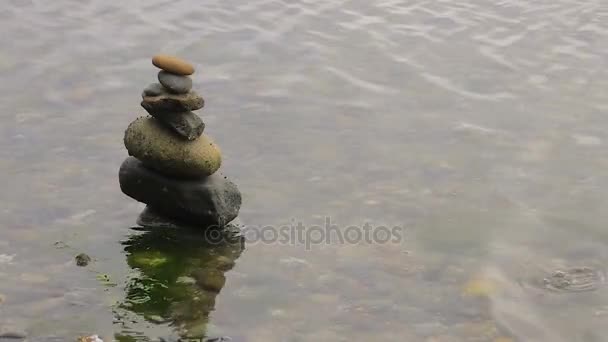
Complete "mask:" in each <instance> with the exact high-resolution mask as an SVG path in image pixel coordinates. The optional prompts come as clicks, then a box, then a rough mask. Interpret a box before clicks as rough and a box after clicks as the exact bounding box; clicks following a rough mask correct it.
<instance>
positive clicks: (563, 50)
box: [0, 0, 608, 342]
mask: <svg viewBox="0 0 608 342" xmlns="http://www.w3.org/2000/svg"><path fill="white" fill-rule="evenodd" d="M607 22H608V3H606V1H605V0H584V1H575V0H536V1H518V0H504V1H498V0H493V1H481V0H469V1H456V0H451V1H450V0H437V1H418V0H416V1H408V0H365V1H363V0H359V1H356V0H350V1H349V0H324V1H323V0H293V1H291V0H290V1H278V0H274V1H272V0H252V1H242V0H215V1H213V0H204V1H195V0H180V1H157V0H153V1H129V2H127V4H119V3H118V2H113V1H98V0H87V1H72V0H70V1H68V0H54V1H26V0H4V1H3V4H2V9H0V29H1V31H2V36H3V39H2V40H0V77H1V80H2V82H0V93H1V94H2V96H1V97H0V99H1V100H0V113H1V115H0V144H1V146H2V147H3V148H2V149H0V189H2V191H0V201H1V203H2V207H1V208H0V210H1V211H0V213H1V214H0V302H1V303H0V332H2V331H4V332H6V331H13V332H21V333H25V334H27V335H28V337H29V340H30V341H66V340H74V339H75V338H76V337H77V336H79V335H82V334H99V335H100V336H103V337H104V339H105V340H106V341H110V340H111V339H112V336H114V335H117V336H118V335H119V334H122V335H123V336H131V337H133V338H137V339H140V340H146V339H147V338H150V339H154V338H156V337H157V336H168V335H170V334H171V332H172V331H174V332H176V331H182V332H183V331H188V332H189V333H191V334H193V335H196V334H198V335H202V334H206V335H208V336H230V337H232V338H233V341H252V342H254V341H255V342H257V341H264V342H266V341H332V342H333V341H427V342H445V341H450V342H451V341H501V342H506V341H567V342H572V341H606V335H607V333H608V328H607V324H606V323H607V320H608V285H605V284H604V283H603V281H602V279H601V278H602V276H603V274H604V273H605V272H607V271H608V266H607V265H608V226H607V222H608V211H607V210H606V208H607V206H608V172H607V171H606V170H607V169H608V154H607V153H606V143H607V141H608V120H607V119H606V114H607V111H608V71H607V70H608V24H607ZM158 52H166V53H171V54H177V55H179V56H182V57H184V58H186V59H188V60H190V61H192V62H193V63H195V64H196V66H197V68H198V71H197V73H196V74H195V75H194V76H195V77H194V83H195V89H197V90H198V91H199V92H200V93H201V94H203V96H204V97H205V98H206V107H205V109H204V110H203V111H202V112H201V115H202V116H203V118H204V120H205V122H206V124H207V128H206V132H207V133H208V134H209V135H210V136H212V137H213V138H214V139H215V141H216V142H217V143H218V144H219V146H220V147H221V148H222V150H223V154H224V164H223V171H224V173H225V174H226V175H228V176H229V177H231V178H232V179H233V180H234V181H235V182H236V183H237V184H238V185H239V187H240V188H241V191H242V193H243V197H244V203H243V207H242V210H241V215H240V218H239V223H240V224H242V225H244V226H245V227H248V228H249V229H250V231H256V230H255V229H256V228H255V227H262V226H265V225H273V226H279V225H282V224H290V223H293V222H302V223H303V224H304V225H305V226H307V227H310V226H311V225H315V224H323V222H324V221H325V218H326V217H330V218H331V221H332V223H335V224H336V225H338V226H339V229H340V230H342V231H345V229H346V227H348V226H349V225H358V226H362V225H363V224H364V223H366V222H368V223H370V224H371V225H372V226H374V227H377V226H379V225H388V226H394V225H399V226H402V227H405V233H404V234H403V236H404V241H403V242H402V243H399V244H397V243H386V244H369V243H361V244H358V245H352V244H339V243H331V244H322V245H317V246H313V247H312V248H310V249H307V248H305V246H302V245H289V244H280V243H272V244H264V243H259V242H258V243H255V242H251V243H245V245H244V246H243V244H242V241H237V240H233V239H231V240H229V241H228V242H226V244H223V245H219V246H208V245H205V244H204V243H203V242H202V241H200V240H197V238H196V237H183V236H180V235H171V234H169V235H168V236H165V235H159V234H157V233H154V232H142V231H138V230H134V229H131V228H132V227H134V226H135V219H136V217H137V215H138V214H139V212H140V211H141V210H142V209H143V206H142V205H141V204H139V203H136V202H135V201H133V200H130V199H129V198H127V197H126V196H124V195H123V194H122V193H121V192H120V189H119V186H118V176H117V172H118V167H119V165H120V163H121V162H122V160H123V159H124V158H125V157H126V150H125V149H124V146H123V145H122V136H123V132H124V129H125V128H126V127H127V125H128V123H129V122H130V121H132V120H133V119H134V118H136V117H137V116H139V115H143V113H144V111H143V109H142V108H140V106H139V102H140V93H141V91H142V89H143V88H144V87H145V86H146V85H148V84H149V83H151V82H153V81H154V80H155V77H156V76H155V74H156V70H155V68H153V67H152V65H151V63H150V58H151V56H152V55H154V54H156V53H158ZM81 252H85V253H87V254H89V255H90V256H91V257H92V258H93V259H94V262H93V263H91V265H90V266H88V267H86V268H79V267H76V266H75V265H74V256H75V255H76V254H78V253H81ZM233 261H234V263H235V265H234V267H233V268H231V269H230V267H231V266H232V262H233ZM222 263H223V264H222ZM226 265H228V266H226ZM570 267H590V268H591V269H592V270H593V271H594V272H597V273H596V275H597V277H596V278H597V283H595V284H593V285H594V286H592V288H591V291H583V292H569V291H549V290H548V289H546V288H545V286H543V285H544V283H543V279H544V278H545V277H550V275H551V274H552V272H554V271H555V270H567V269H568V268H570ZM200 272H211V273H213V274H214V277H212V278H213V279H216V280H217V281H218V282H219V283H220V284H219V286H220V287H221V292H220V293H219V294H213V295H210V292H205V291H202V290H201V289H200V286H199V285H197V284H198V283H193V282H196V279H195V278H196V275H197V274H199V273H200ZM224 280H225V283H224V284H223V286H222V282H223V281H224ZM123 340H124V339H123Z"/></svg>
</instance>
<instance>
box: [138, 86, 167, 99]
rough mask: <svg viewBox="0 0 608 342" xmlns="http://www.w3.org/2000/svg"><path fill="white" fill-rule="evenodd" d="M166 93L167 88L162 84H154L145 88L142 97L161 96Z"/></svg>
mask: <svg viewBox="0 0 608 342" xmlns="http://www.w3.org/2000/svg"><path fill="white" fill-rule="evenodd" d="M164 92H165V88H164V87H163V86H162V85H161V84H160V83H152V84H150V85H149V86H147V87H145V88H144V91H143V93H142V94H141V96H142V97H146V96H160V95H162V94H163V93H164Z"/></svg>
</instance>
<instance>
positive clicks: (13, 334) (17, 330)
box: [0, 322, 27, 341]
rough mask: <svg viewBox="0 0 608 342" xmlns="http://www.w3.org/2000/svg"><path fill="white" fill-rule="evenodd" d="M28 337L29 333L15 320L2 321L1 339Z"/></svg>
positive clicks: (0, 323) (0, 326)
mask: <svg viewBox="0 0 608 342" xmlns="http://www.w3.org/2000/svg"><path fill="white" fill-rule="evenodd" d="M25 338H27V333H26V332H25V330H24V329H22V328H21V327H19V326H17V325H15V324H13V322H0V341H3V340H5V339H8V340H23V339H25Z"/></svg>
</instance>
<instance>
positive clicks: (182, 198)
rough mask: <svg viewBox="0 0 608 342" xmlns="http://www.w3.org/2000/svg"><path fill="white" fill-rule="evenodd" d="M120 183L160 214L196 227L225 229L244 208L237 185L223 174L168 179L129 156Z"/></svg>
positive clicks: (121, 173)
mask: <svg viewBox="0 0 608 342" xmlns="http://www.w3.org/2000/svg"><path fill="white" fill-rule="evenodd" d="M119 182H120V188H121V189H122V192H123V193H125V194H126V195H127V196H129V197H131V198H133V199H135V200H137V201H139V202H143V203H146V204H147V205H149V206H150V207H151V208H154V211H156V212H158V213H159V214H162V215H166V216H168V217H170V218H174V219H177V220H178V221H183V222H185V223H189V224H192V225H195V226H197V227H206V226H212V225H217V226H224V225H225V224H227V223H229V222H230V221H232V220H234V219H235V218H236V217H237V215H238V212H239V209H240V207H241V193H240V192H239V190H238V188H237V186H236V185H235V184H234V183H232V182H231V181H230V180H228V179H227V178H226V177H224V176H222V175H221V174H217V173H216V174H213V175H211V176H209V177H205V178H202V179H193V180H179V179H174V178H169V177H167V176H164V175H162V174H160V173H157V172H154V171H153V170H150V169H148V168H146V167H145V166H144V164H143V163H142V162H141V161H139V160H138V159H137V158H134V157H129V158H127V159H126V160H125V161H124V162H123V163H122V165H121V167H120V171H119Z"/></svg>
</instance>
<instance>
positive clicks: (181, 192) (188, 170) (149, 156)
mask: <svg viewBox="0 0 608 342" xmlns="http://www.w3.org/2000/svg"><path fill="white" fill-rule="evenodd" d="M152 63H153V64H154V65H155V66H157V67H158V68H160V69H161V71H160V72H159V73H158V80H159V82H160V84H159V83H154V84H151V85H149V86H148V87H146V88H145V89H144V91H143V94H142V98H143V101H142V102H141V105H142V107H144V109H145V110H146V111H147V112H148V113H149V114H150V115H151V116H152V117H149V116H148V117H143V118H139V119H136V120H135V121H133V122H132V123H131V124H130V125H129V127H128V128H127V130H126V132H125V137H124V143H125V147H126V148H127V150H128V152H129V155H130V156H131V157H129V158H127V159H126V160H125V161H124V162H123V164H122V165H121V167H120V172H119V180H120V187H121V189H122V191H123V192H124V193H125V194H126V195H128V196H130V197H132V198H133V199H135V200H137V201H140V202H143V203H146V204H147V205H148V209H149V210H148V212H150V211H151V212H154V213H156V214H159V215H161V216H166V217H169V218H172V219H175V220H178V221H182V222H184V223H188V224H191V225H192V224H193V225H197V226H208V225H224V224H226V223H228V222H230V221H232V220H233V219H234V218H236V216H237V215H238V211H239V208H240V205H241V194H240V192H239V190H238V189H237V187H236V185H235V184H234V183H232V182H231V181H229V180H228V179H227V178H226V177H224V176H222V175H220V174H219V173H217V172H216V171H217V170H218V169H219V168H220V165H221V162H222V156H221V152H220V150H219V148H218V147H217V145H215V144H214V143H213V141H212V140H211V139H210V138H209V137H208V136H207V135H205V134H203V130H204V129H205V124H204V123H203V121H202V120H201V118H200V117H199V116H198V115H196V114H194V113H193V112H192V111H195V110H198V109H201V108H203V106H204V100H203V98H202V97H201V96H200V95H199V94H197V93H196V92H195V91H193V90H191V89H192V79H191V78H190V77H189V75H192V74H193V73H194V67H193V66H192V65H191V64H189V63H187V62H185V61H183V60H181V59H179V58H176V57H172V56H166V55H157V56H155V57H154V58H153V59H152Z"/></svg>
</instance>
